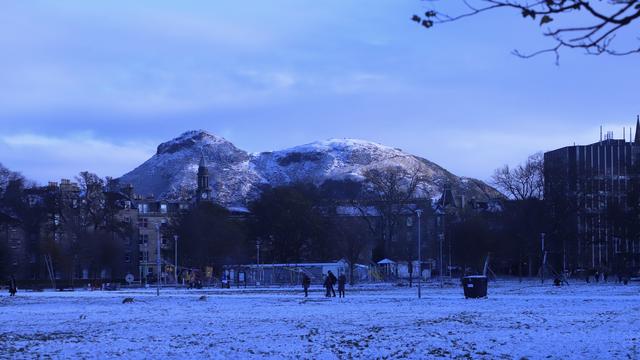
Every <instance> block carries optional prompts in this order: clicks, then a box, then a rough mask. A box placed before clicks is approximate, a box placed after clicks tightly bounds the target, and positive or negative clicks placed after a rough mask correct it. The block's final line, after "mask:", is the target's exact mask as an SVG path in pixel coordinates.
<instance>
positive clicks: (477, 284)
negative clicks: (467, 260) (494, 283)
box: [462, 276, 488, 299]
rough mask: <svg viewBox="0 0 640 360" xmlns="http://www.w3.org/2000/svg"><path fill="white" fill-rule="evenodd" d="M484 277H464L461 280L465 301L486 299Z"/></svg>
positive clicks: (485, 279) (486, 280) (486, 281)
mask: <svg viewBox="0 0 640 360" xmlns="http://www.w3.org/2000/svg"><path fill="white" fill-rule="evenodd" d="M487 283H488V279H487V277H486V276H465V277H464V278H462V287H463V288H464V297H465V298H467V299H482V298H486V297H487Z"/></svg>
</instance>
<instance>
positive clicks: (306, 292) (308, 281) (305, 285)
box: [302, 274, 311, 297]
mask: <svg viewBox="0 0 640 360" xmlns="http://www.w3.org/2000/svg"><path fill="white" fill-rule="evenodd" d="M309 286H311V279H310V278H309V276H307V274H302V288H303V289H304V297H309Z"/></svg>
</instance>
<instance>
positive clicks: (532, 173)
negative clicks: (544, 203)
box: [492, 153, 544, 200]
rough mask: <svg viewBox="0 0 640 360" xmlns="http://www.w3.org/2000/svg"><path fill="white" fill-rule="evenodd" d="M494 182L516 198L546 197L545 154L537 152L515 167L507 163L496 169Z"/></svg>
mask: <svg viewBox="0 0 640 360" xmlns="http://www.w3.org/2000/svg"><path fill="white" fill-rule="evenodd" d="M492 182H493V184H494V185H495V186H496V187H497V188H498V189H500V190H502V191H503V192H505V193H506V194H507V195H508V196H509V197H511V198H512V199H515V200H527V199H542V198H543V197H544V156H543V154H542V153H536V154H533V155H531V156H529V158H528V159H527V161H526V162H525V163H524V164H520V165H518V166H516V167H515V168H513V169H512V168H510V167H509V165H505V166H503V167H501V168H499V169H496V171H495V173H494V174H493V177H492Z"/></svg>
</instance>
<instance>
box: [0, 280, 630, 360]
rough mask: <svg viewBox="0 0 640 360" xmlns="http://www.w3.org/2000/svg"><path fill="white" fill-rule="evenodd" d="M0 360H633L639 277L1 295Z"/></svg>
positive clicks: (48, 292)
mask: <svg viewBox="0 0 640 360" xmlns="http://www.w3.org/2000/svg"><path fill="white" fill-rule="evenodd" d="M125 298H133V299H134V302H133V303H129V304H123V300H124V299H125ZM0 358H8V359H22V358H25V359H32V358H54V359H56V358H72V359H85V358H86V359H107V358H124V359H129V358H131V359H142V358H149V359H161V358H167V359H203V358H214V359H216V358H230V359H262V358H276V359H283V358H284V359H300V358H303V359H305V358H306V359H349V358H362V359H377V358H380V359H401V358H410V359H418V358H419V359H438V358H443V359H640V284H638V283H632V284H630V285H629V286H623V285H617V284H612V283H609V284H602V283H601V284H593V283H592V284H586V283H572V284H571V285H570V286H563V287H560V288H556V287H553V286H552V285H551V284H545V285H541V284H540V283H536V282H534V281H525V282H522V283H520V282H518V281H509V280H501V281H500V280H499V281H496V282H492V283H490V285H489V297H488V298H487V299H481V300H465V299H464V297H463V296H462V288H461V287H460V286H459V285H455V284H449V285H447V286H445V287H444V288H440V287H439V286H438V285H437V284H426V285H424V286H423V298H422V299H421V300H419V299H418V298H417V291H416V289H415V288H412V289H409V288H407V287H397V286H392V285H361V286H356V287H353V288H349V289H348V292H347V298H346V299H338V298H331V299H327V298H325V297H324V296H323V294H322V292H321V289H319V288H314V291H313V292H312V293H311V294H310V297H309V298H308V299H304V298H303V296H302V294H301V291H300V289H298V288H266V289H255V288H247V289H229V290H221V289H203V290H176V289H163V290H162V291H161V295H160V296H159V297H158V296H156V293H155V290H154V289H139V290H123V291H117V292H91V291H75V292H53V291H45V292H19V293H18V296H17V297H15V298H10V297H9V296H8V294H6V293H3V294H2V295H0Z"/></svg>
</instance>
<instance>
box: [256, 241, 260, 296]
mask: <svg viewBox="0 0 640 360" xmlns="http://www.w3.org/2000/svg"><path fill="white" fill-rule="evenodd" d="M256 271H257V276H256V277H257V279H256V286H260V280H261V276H260V239H258V240H256Z"/></svg>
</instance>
